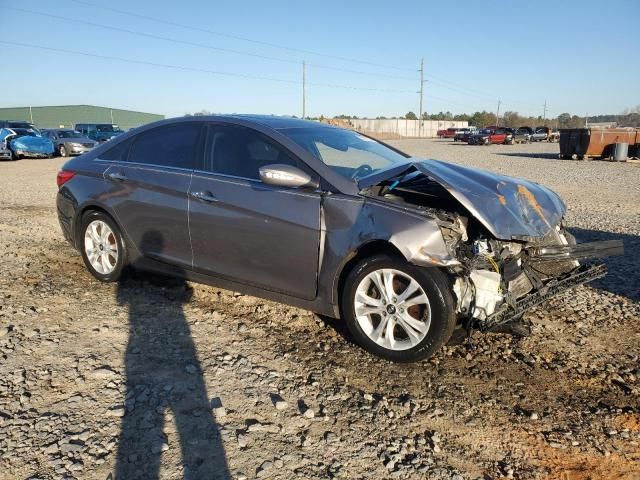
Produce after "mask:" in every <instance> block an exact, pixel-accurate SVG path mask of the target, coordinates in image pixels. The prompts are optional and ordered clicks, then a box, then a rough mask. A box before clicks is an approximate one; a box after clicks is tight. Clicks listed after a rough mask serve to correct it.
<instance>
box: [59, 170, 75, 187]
mask: <svg viewBox="0 0 640 480" xmlns="http://www.w3.org/2000/svg"><path fill="white" fill-rule="evenodd" d="M75 174H76V172H72V171H71V170H60V171H59V172H58V176H57V177H56V183H57V184H58V186H59V187H61V186H62V185H64V184H65V183H67V182H68V181H69V180H71V179H72V178H73V177H74V176H75Z"/></svg>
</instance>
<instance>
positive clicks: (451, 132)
mask: <svg viewBox="0 0 640 480" xmlns="http://www.w3.org/2000/svg"><path fill="white" fill-rule="evenodd" d="M458 130H459V129H458V128H447V129H445V130H438V132H437V135H438V137H440V138H453V137H454V136H455V135H456V132H457V131H458Z"/></svg>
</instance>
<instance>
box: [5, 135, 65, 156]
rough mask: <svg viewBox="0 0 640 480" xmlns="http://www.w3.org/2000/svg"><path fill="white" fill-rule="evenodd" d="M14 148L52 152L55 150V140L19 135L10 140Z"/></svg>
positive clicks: (34, 151) (35, 151) (36, 151)
mask: <svg viewBox="0 0 640 480" xmlns="http://www.w3.org/2000/svg"><path fill="white" fill-rule="evenodd" d="M9 145H11V148H13V149H14V150H26V151H28V152H33V153H45V154H50V153H53V152H54V147H53V142H52V141H51V140H49V139H48V138H44V137H29V136H24V137H18V138H15V139H13V140H10V141H9Z"/></svg>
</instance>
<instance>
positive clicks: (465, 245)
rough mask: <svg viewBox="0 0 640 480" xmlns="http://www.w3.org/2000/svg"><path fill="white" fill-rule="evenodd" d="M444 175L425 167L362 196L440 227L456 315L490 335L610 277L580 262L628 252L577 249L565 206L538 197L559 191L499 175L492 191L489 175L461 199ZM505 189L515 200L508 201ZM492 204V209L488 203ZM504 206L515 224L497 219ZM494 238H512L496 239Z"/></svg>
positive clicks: (601, 246) (614, 246) (612, 247)
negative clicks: (554, 298) (400, 208)
mask: <svg viewBox="0 0 640 480" xmlns="http://www.w3.org/2000/svg"><path fill="white" fill-rule="evenodd" d="M425 163H426V162H425ZM436 163H437V162H436ZM436 168H437V165H436ZM457 168H459V169H461V170H462V172H456V174H457V175H460V173H464V171H463V169H464V167H457ZM442 173H443V172H437V173H436V175H433V176H432V175H430V174H428V172H425V171H424V169H420V168H415V169H411V170H409V171H408V172H405V173H404V174H403V175H402V176H400V177H396V178H393V179H390V180H386V181H383V182H381V183H378V184H376V185H372V186H370V187H368V188H367V189H366V190H365V191H364V192H363V193H364V194H365V195H366V196H368V197H370V198H375V199H379V200H383V201H388V202H392V203H394V204H398V205H402V206H405V207H407V208H415V209H416V210H417V211H418V212H420V213H421V214H422V215H425V216H427V217H429V218H431V219H433V220H434V221H436V222H437V224H438V225H439V227H440V231H441V233H442V237H443V239H444V242H445V244H446V247H447V249H448V251H449V253H450V255H451V256H452V257H453V258H455V259H456V260H457V262H456V263H455V264H448V265H446V267H445V268H447V270H448V271H449V273H450V274H451V278H452V281H453V285H452V289H453V292H454V294H455V296H456V299H457V314H458V317H459V319H460V321H461V322H462V323H464V324H465V325H467V326H468V327H470V328H477V329H479V330H481V331H489V330H491V329H493V328H495V327H497V326H499V325H502V324H504V323H506V322H509V321H511V320H513V319H517V318H519V317H520V316H521V315H522V313H524V311H526V310H527V309H529V308H531V307H533V306H535V305H537V304H539V303H542V302H544V301H545V300H547V299H548V298H551V297H552V296H555V295H557V294H560V293H562V292H564V291H566V290H568V289H570V288H573V287H575V286H578V285H580V284H582V283H586V282H589V281H592V280H595V279H597V278H600V277H602V276H604V275H605V274H606V265H604V263H601V262H600V263H593V262H581V260H585V259H590V258H599V257H604V256H609V255H619V254H622V252H623V246H622V242H621V241H617V240H611V241H601V242H592V243H588V244H576V240H575V238H574V237H573V236H572V235H571V234H570V233H569V232H568V231H567V230H566V229H565V228H564V226H563V225H562V217H563V215H564V204H561V203H559V204H560V205H561V206H562V207H561V208H560V207H556V205H554V206H553V209H552V208H551V207H549V206H548V205H549V203H547V205H545V206H542V205H541V202H539V201H538V199H537V198H536V195H535V193H532V191H534V192H535V191H536V190H537V189H540V192H542V195H546V196H548V197H549V198H551V199H552V200H553V197H552V195H554V196H555V194H554V193H553V192H551V191H550V190H548V189H544V187H542V186H538V185H536V184H530V183H529V182H525V181H520V182H522V183H518V184H516V185H512V184H511V182H510V180H514V179H509V178H508V177H502V176H496V177H495V178H496V180H494V184H495V192H493V193H492V192H491V183H490V182H486V180H488V175H487V177H485V178H483V180H485V184H484V185H481V187H482V188H480V189H479V190H480V191H479V193H478V194H477V195H476V194H475V192H471V191H469V189H468V188H467V190H464V191H463V193H462V194H461V193H460V191H459V190H456V189H455V188H456V187H455V185H453V186H452V185H451V183H450V182H448V181H447V180H448V179H444V180H443V178H442V177H441V174H442ZM486 173H487V174H489V172H486ZM434 177H438V178H434ZM464 180H466V179H464ZM466 187H468V185H466ZM501 189H503V190H507V189H508V190H509V191H510V192H515V196H514V195H512V196H511V197H510V198H509V199H507V198H506V196H503V195H502V194H501V193H500V190H501ZM543 189H544V190H543ZM536 193H538V192H536ZM539 195H540V194H539ZM492 197H493V198H492ZM556 197H557V196H556ZM471 199H473V200H471ZM509 201H512V202H515V205H509V204H508V202H509ZM490 202H493V204H494V205H487V203H490ZM496 206H497V207H496ZM500 207H504V212H503V215H504V216H508V217H510V218H509V222H510V223H506V222H504V221H501V219H499V218H495V216H496V215H497V214H499V212H500ZM549 210H551V211H549ZM492 216H493V217H494V218H492ZM518 222H520V223H518ZM520 225H521V226H522V228H519V227H520ZM530 225H534V227H533V228H529V226H530ZM545 225H546V228H544V227H545ZM543 232H544V234H542V235H540V233H543ZM496 233H498V234H501V236H503V237H504V236H506V235H509V236H510V238H508V239H505V238H498V237H497V235H496ZM532 233H533V234H532Z"/></svg>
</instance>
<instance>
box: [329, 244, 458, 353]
mask: <svg viewBox="0 0 640 480" xmlns="http://www.w3.org/2000/svg"><path fill="white" fill-rule="evenodd" d="M381 268H393V269H396V270H400V271H402V272H405V273H407V274H408V275H410V276H411V277H413V278H414V279H415V280H416V281H417V282H418V283H419V284H420V286H421V287H422V288H423V289H424V291H425V293H426V294H427V297H428V298H429V303H430V307H431V325H430V327H429V332H428V333H427V336H426V337H425V338H424V339H423V340H422V341H421V342H420V343H419V344H418V345H416V346H415V347H412V348H410V349H407V350H389V349H386V348H384V347H381V346H380V345H378V344H377V343H375V342H374V341H373V340H371V339H370V338H369V337H368V336H367V334H366V333H364V331H363V330H362V328H361V327H360V325H359V323H358V321H357V320H356V318H355V311H354V305H353V301H354V297H355V292H356V289H357V287H358V285H359V283H360V282H361V281H362V279H363V278H364V277H365V276H366V275H368V274H369V273H371V272H372V271H374V270H378V269H381ZM341 312H342V317H343V319H344V320H345V322H346V324H347V328H348V329H349V331H350V332H351V334H352V335H353V337H354V339H355V340H356V342H357V343H358V344H359V345H360V346H362V347H363V348H364V349H365V350H367V351H368V352H370V353H372V354H373V355H376V356H378V357H381V358H384V359H386V360H391V361H393V362H399V363H407V362H415V361H419V360H423V359H426V358H428V357H430V356H431V355H433V354H434V353H435V352H436V351H437V350H439V349H440V348H441V347H442V346H443V345H444V344H445V343H446V342H447V341H448V340H449V338H450V337H451V334H452V333H453V329H454V328H455V323H456V320H455V303H454V301H453V296H452V292H451V288H450V287H449V282H448V279H447V277H446V275H445V274H444V273H443V272H441V271H440V270H439V269H437V268H435V267H434V268H424V267H418V266H415V265H412V264H410V263H407V262H406V261H405V260H404V259H401V258H395V257H390V256H387V255H376V256H373V257H370V258H367V259H364V260H362V261H360V262H359V263H358V264H357V265H356V266H355V267H354V268H353V269H352V270H351V272H349V275H348V276H347V278H346V280H345V283H344V288H343V291H342V298H341Z"/></svg>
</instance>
